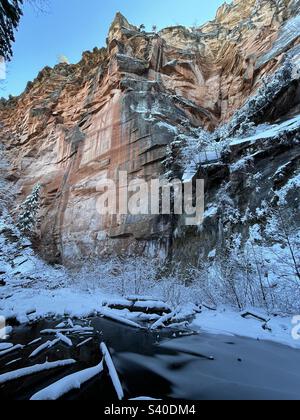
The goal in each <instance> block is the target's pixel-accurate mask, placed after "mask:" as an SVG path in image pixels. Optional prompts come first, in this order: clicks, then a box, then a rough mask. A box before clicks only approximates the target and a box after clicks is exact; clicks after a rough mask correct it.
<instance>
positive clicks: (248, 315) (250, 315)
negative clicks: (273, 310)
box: [241, 311, 270, 324]
mask: <svg viewBox="0 0 300 420" xmlns="http://www.w3.org/2000/svg"><path fill="white" fill-rule="evenodd" d="M241 317H242V318H245V319H247V318H254V319H257V320H258V321H260V322H263V323H264V324H267V323H268V322H269V321H270V319H266V318H263V317H262V316H260V315H258V314H255V313H254V312H250V311H245V312H242V313H241Z"/></svg>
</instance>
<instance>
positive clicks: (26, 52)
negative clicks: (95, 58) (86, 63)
mask: <svg viewBox="0 0 300 420" xmlns="http://www.w3.org/2000/svg"><path fill="white" fill-rule="evenodd" d="M37 1H38V0H37ZM45 1H46V2H47V3H48V4H47V6H46V7H45V9H46V10H45V12H43V13H40V12H38V11H37V10H36V9H34V8H33V7H32V6H31V5H30V4H28V3H27V4H26V1H25V8H24V16H23V18H22V21H21V24H20V26H19V30H18V32H17V34H16V42H15V44H14V47H13V50H14V57H13V59H12V61H11V63H9V64H8V69H7V70H8V72H7V79H6V81H5V83H4V92H2V91H0V96H8V95H9V94H12V95H19V94H20V93H21V92H22V91H23V90H24V88H25V86H26V83H27V82H28V81H29V80H33V79H34V78H35V77H36V75H37V74H38V72H39V71H40V70H41V69H42V68H43V67H45V66H46V65H48V66H51V67H52V66H54V65H55V64H57V61H58V56H60V55H64V56H66V57H67V58H68V59H69V61H70V62H72V63H76V62H78V61H79V60H80V57H81V54H82V52H83V51H85V50H91V49H93V48H94V47H95V46H97V47H102V46H104V45H105V39H106V36H107V32H108V29H109V26H110V24H111V22H112V20H113V18H114V16H115V14H116V12H117V11H120V12H121V13H123V14H124V15H125V16H126V17H127V19H128V20H129V21H130V22H131V23H133V24H135V25H139V24H141V23H144V24H145V25H146V28H147V29H148V30H150V29H151V27H152V25H154V24H155V25H157V26H158V28H159V29H161V28H163V27H166V26H171V25H176V24H182V25H187V26H192V25H193V24H195V23H197V24H198V25H200V24H202V23H205V22H206V21H208V20H211V19H213V18H214V16H215V13H216V11H217V8H218V7H219V6H220V5H221V4H222V3H224V0H209V1H207V0H108V1H107V0H106V1H104V0H45Z"/></svg>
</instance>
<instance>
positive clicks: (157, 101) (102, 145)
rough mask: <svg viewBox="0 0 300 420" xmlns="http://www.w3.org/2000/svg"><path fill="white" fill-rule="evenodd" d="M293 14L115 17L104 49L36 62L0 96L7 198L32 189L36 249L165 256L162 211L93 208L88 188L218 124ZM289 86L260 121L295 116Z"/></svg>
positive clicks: (53, 255)
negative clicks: (144, 21) (17, 89)
mask: <svg viewBox="0 0 300 420" xmlns="http://www.w3.org/2000/svg"><path fill="white" fill-rule="evenodd" d="M298 13H299V1H295V0H276V1H271V0H261V1H259V0H247V1H244V0H236V1H234V2H233V3H232V4H231V5H226V4H225V5H223V6H222V7H221V8H220V9H219V10H218V12H217V16H216V19H215V20H214V21H212V22H209V23H207V24H206V25H204V26H203V27H201V28H197V29H193V30H191V29H188V28H184V27H174V28H166V29H164V30H162V31H160V32H159V33H145V32H140V31H139V30H138V28H136V27H135V26H133V25H131V24H129V23H128V21H127V20H126V19H125V18H124V17H123V16H122V15H121V14H117V16H116V18H115V20H114V22H113V24H112V26H111V28H110V31H109V34H108V38H107V48H103V49H95V50H94V51H93V52H86V53H84V54H83V57H82V60H81V61H80V62H79V63H78V64H76V65H67V64H60V65H58V66H56V67H55V68H53V69H50V68H45V69H44V70H42V72H41V73H40V74H39V76H38V77H37V78H36V79H35V80H34V81H33V82H32V83H29V84H28V86H27V88H26V90H25V92H24V93H23V94H22V95H21V96H20V97H18V98H13V99H10V100H9V101H4V102H3V103H1V105H0V121H1V126H0V139H1V141H2V143H3V144H4V145H5V148H6V157H7V158H8V159H9V161H10V165H11V167H10V169H9V171H8V172H7V177H8V178H9V179H10V180H12V181H13V182H14V183H15V185H16V187H17V191H18V194H17V198H16V203H20V202H21V201H22V200H23V199H24V198H25V197H26V196H27V195H28V194H29V193H30V192H31V190H32V188H33V186H34V185H35V184H37V183H41V185H42V187H43V189H42V207H41V212H40V224H39V230H40V232H39V236H40V241H39V247H40V250H41V252H42V254H43V256H44V257H45V258H46V259H47V260H50V261H63V262H68V263H70V262H74V261H75V262H76V261H79V259H80V258H84V257H95V256H102V255H106V256H107V255H111V254H113V253H123V252H130V253H136V254H138V253H145V252H146V253H151V254H153V255H155V254H160V255H161V256H165V255H167V254H169V253H170V252H171V251H172V238H173V231H174V221H173V220H172V218H168V217H159V216H101V215H100V214H99V213H98V211H97V200H98V199H99V194H100V193H99V191H98V188H97V185H98V184H99V182H100V181H101V180H102V179H103V178H106V177H108V178H110V179H112V180H117V179H118V174H119V172H120V171H126V172H128V176H129V180H130V179H131V178H136V177H142V178H144V179H146V180H148V181H149V180H150V179H152V178H157V177H159V176H161V175H162V174H163V173H164V167H163V164H162V162H163V160H164V159H165V156H166V149H167V146H168V145H169V144H170V143H171V142H172V141H173V140H174V139H175V137H176V135H178V133H188V132H189V131H190V130H191V128H195V127H202V128H204V129H207V130H210V131H212V130H214V129H215V128H216V127H218V126H219V125H220V124H222V123H225V122H227V121H229V120H230V118H231V117H232V115H233V114H234V113H235V111H237V110H238V109H239V108H240V107H241V106H242V105H243V104H244V103H245V101H246V100H247V99H248V98H249V97H250V96H251V95H253V94H254V93H255V92H256V91H257V89H258V88H259V86H260V84H261V80H262V78H263V77H264V76H265V75H267V74H272V73H273V72H274V71H275V70H276V69H277V68H278V66H280V64H281V62H282V60H283V57H284V54H285V53H286V52H287V51H288V50H291V49H293V48H297V46H298V47H299V35H300V33H299V27H300V25H299V19H298V18H297V14H298ZM199 14H201V5H200V4H199ZM299 48H300V47H299ZM297 89H298V90H297ZM297 95H299V88H297V87H295V89H294V91H293V95H292V96H293V98H292V99H290V100H289V101H286V100H285V101H283V104H281V103H280V101H279V102H278V101H277V102H276V104H277V105H278V106H277V105H276V106H277V108H280V106H282V107H283V109H281V113H280V112H279V111H278V112H277V114H276V113H275V114H274V113H273V114H272V113H270V114H269V115H266V121H267V122H274V120H276V118H277V117H278V116H279V115H280V116H282V115H284V114H285V113H286V114H288V113H289V114H290V115H292V116H293V115H295V114H296V111H297V110H298V111H299V109H298V108H297ZM280 104H281V105H280Z"/></svg>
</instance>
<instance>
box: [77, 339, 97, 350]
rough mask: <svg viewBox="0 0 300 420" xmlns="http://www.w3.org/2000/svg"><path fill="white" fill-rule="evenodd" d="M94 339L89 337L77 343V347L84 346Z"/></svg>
mask: <svg viewBox="0 0 300 420" xmlns="http://www.w3.org/2000/svg"><path fill="white" fill-rule="evenodd" d="M92 340H93V337H90V338H87V339H86V340H84V341H82V342H81V343H79V344H77V346H76V347H77V348H79V347H82V346H84V345H85V344H87V343H89V342H90V341H92Z"/></svg>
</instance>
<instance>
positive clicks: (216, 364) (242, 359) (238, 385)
mask: <svg viewBox="0 0 300 420" xmlns="http://www.w3.org/2000/svg"><path fill="white" fill-rule="evenodd" d="M71 322H72V321H71ZM74 322H75V321H74ZM86 325H88V327H86ZM58 326H59V327H60V328H63V327H64V326H65V327H66V329H68V328H69V329H71V326H72V325H70V321H69V324H68V320H55V321H54V320H53V319H51V320H50V319H49V320H42V321H39V322H38V323H36V324H34V325H31V326H20V327H14V329H13V333H12V335H11V337H10V338H9V339H8V340H7V342H9V343H11V344H14V345H20V344H21V345H24V346H25V347H24V348H23V349H22V348H16V351H14V352H8V353H7V354H5V355H2V356H0V377H1V375H3V374H5V373H7V372H11V371H13V370H18V369H21V368H24V367H29V366H34V365H37V364H43V363H45V362H46V361H48V362H56V361H60V360H67V359H74V360H75V361H76V363H74V364H70V365H66V366H62V367H58V368H57V369H53V370H49V371H45V372H40V373H36V374H34V375H30V376H27V377H26V378H24V379H19V380H14V381H11V382H8V383H4V384H2V385H0V399H1V400H11V399H17V400H24V399H25V400H26V399H30V398H31V397H32V396H33V394H35V393H36V392H39V391H41V390H43V389H44V388H46V387H48V386H49V385H51V384H53V383H54V382H56V381H58V380H59V379H61V378H64V377H65V376H67V375H70V374H73V373H74V372H78V371H80V370H84V369H87V368H91V367H94V366H96V365H97V364H99V363H100V362H101V352H100V349H99V346H100V343H101V342H102V341H105V343H106V344H107V346H108V348H109V349H110V352H111V356H112V359H113V362H114V364H115V366H116V369H117V371H118V374H119V377H120V381H121V384H122V387H123V390H124V394H125V398H126V399H130V398H136V397H139V396H141V395H146V396H149V397H152V398H158V399H186V400H190V399H196V400H201V399H212V400H214V399H300V371H299V364H300V352H299V350H294V349H291V348H288V347H285V346H282V345H279V344H274V343H270V342H264V341H257V340H251V339H245V338H239V337H230V336H221V335H218V336H215V335H210V334H199V335H190V336H180V334H179V332H177V333H176V332H175V333H174V331H172V332H171V331H168V332H161V333H157V332H149V331H146V330H137V329H133V328H130V327H127V326H125V325H120V324H118V323H115V322H112V321H109V320H106V319H103V318H93V319H90V320H88V322H85V328H86V331H84V330H81V331H80V333H79V332H75V333H74V332H73V333H72V332H71V333H68V332H64V333H63V334H64V335H65V336H67V337H68V338H69V340H71V342H72V345H71V346H70V345H68V340H67V341H60V342H59V343H57V344H56V345H54V346H52V347H50V348H48V349H46V350H44V351H41V352H40V353H39V354H38V355H37V356H36V357H31V358H30V357H29V356H30V355H31V354H32V352H33V351H34V350H35V349H37V348H38V347H39V346H41V345H43V344H44V343H46V342H47V341H49V340H50V341H51V340H54V339H55V337H56V336H55V333H51V330H53V329H55V328H56V327H58ZM91 327H93V328H94V331H93V332H91V331H88V328H91ZM43 330H48V331H49V332H48V334H45V333H44V334H42V333H41V331H43ZM40 338H41V339H40ZM31 342H33V344H31V345H28V343H31ZM2 344H3V342H2ZM3 347H4V346H3ZM11 362H13V363H11ZM64 399H68V400H74V399H76V400H106V401H111V400H116V399H117V395H116V392H115V390H114V387H113V385H112V382H111V380H110V377H109V375H108V373H107V372H106V371H105V370H104V372H102V373H100V374H99V375H96V376H95V378H93V379H91V380H89V381H88V382H87V383H86V384H84V385H83V386H82V388H81V389H80V390H76V391H71V392H69V393H67V394H66V395H65V396H64Z"/></svg>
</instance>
